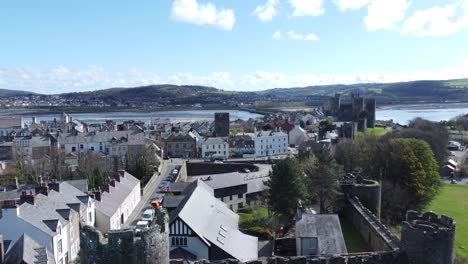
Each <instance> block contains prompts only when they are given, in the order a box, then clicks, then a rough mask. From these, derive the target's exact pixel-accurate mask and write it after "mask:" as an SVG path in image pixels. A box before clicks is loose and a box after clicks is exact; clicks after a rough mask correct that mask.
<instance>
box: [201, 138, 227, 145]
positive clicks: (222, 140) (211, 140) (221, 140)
mask: <svg viewBox="0 0 468 264" xmlns="http://www.w3.org/2000/svg"><path fill="white" fill-rule="evenodd" d="M227 143H228V142H227V140H226V139H225V138H222V137H209V138H207V139H205V141H204V142H203V144H204V145H216V144H227Z"/></svg>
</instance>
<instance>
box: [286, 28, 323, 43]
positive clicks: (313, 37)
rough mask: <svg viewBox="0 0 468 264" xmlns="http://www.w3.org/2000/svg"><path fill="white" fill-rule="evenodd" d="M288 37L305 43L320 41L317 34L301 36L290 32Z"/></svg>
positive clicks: (292, 31)
mask: <svg viewBox="0 0 468 264" xmlns="http://www.w3.org/2000/svg"><path fill="white" fill-rule="evenodd" d="M288 37H289V38H290V39H293V40H305V41H318V40H319V38H318V37H317V36H316V35H315V34H312V33H310V34H307V35H301V34H298V33H296V32H295V31H294V30H290V31H288Z"/></svg>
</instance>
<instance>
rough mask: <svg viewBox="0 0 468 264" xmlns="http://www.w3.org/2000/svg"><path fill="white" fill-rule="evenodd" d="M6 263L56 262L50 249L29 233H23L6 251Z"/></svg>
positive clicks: (45, 263) (48, 263)
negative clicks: (41, 244)
mask: <svg viewBox="0 0 468 264" xmlns="http://www.w3.org/2000/svg"><path fill="white" fill-rule="evenodd" d="M5 263H10V264H23V263H27V264H33V263H34V264H36V263H39V264H42V263H43V264H50V263H55V260H54V258H53V255H52V253H51V252H50V251H49V250H47V249H46V248H45V247H42V246H40V245H39V244H38V243H37V242H36V241H35V240H34V239H32V238H31V237H29V236H28V235H27V234H23V235H21V237H20V238H19V239H18V240H17V241H16V242H15V243H14V244H13V245H12V246H11V247H10V250H8V252H7V253H6V255H5Z"/></svg>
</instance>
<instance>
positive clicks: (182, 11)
mask: <svg viewBox="0 0 468 264" xmlns="http://www.w3.org/2000/svg"><path fill="white" fill-rule="evenodd" d="M171 18H172V19H173V20H174V21H179V22H184V23H189V24H194V25H198V26H204V25H208V26H214V27H217V28H219V29H221V30H226V31H230V30H232V28H233V27H234V23H235V22H236V18H235V15H234V11H233V10H232V9H218V8H216V6H215V5H214V4H213V3H205V4H204V3H198V2H197V0H174V1H173V2H172V12H171Z"/></svg>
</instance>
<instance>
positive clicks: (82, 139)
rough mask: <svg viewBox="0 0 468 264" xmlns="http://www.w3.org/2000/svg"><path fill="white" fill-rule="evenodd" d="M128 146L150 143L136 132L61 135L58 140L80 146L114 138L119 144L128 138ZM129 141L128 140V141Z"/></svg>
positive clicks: (143, 135)
mask: <svg viewBox="0 0 468 264" xmlns="http://www.w3.org/2000/svg"><path fill="white" fill-rule="evenodd" d="M127 137H128V142H126V144H147V143H149V142H148V141H147V139H146V138H145V133H143V132H139V131H135V130H125V131H105V132H97V133H96V132H89V133H78V134H77V135H74V134H72V133H63V134H60V135H59V136H58V138H57V140H58V142H59V143H60V144H80V143H88V142H110V141H111V140H112V139H113V138H114V139H115V140H116V142H118V141H119V140H121V139H122V138H125V139H126V138H127ZM126 140H127V139H126Z"/></svg>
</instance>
